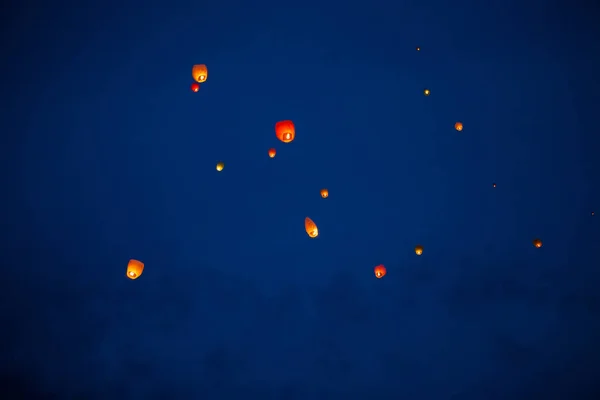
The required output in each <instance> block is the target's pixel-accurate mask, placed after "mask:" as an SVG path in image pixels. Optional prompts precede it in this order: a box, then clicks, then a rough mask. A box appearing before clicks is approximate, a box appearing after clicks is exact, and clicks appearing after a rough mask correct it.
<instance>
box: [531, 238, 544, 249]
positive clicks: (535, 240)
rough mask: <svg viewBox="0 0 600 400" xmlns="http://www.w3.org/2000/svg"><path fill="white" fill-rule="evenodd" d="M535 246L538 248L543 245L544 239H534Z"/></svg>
mask: <svg viewBox="0 0 600 400" xmlns="http://www.w3.org/2000/svg"><path fill="white" fill-rule="evenodd" d="M532 243H533V246H534V247H535V248H537V249H539V248H540V247H542V239H533V242H532Z"/></svg>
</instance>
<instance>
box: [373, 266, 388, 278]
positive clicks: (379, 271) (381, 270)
mask: <svg viewBox="0 0 600 400" xmlns="http://www.w3.org/2000/svg"><path fill="white" fill-rule="evenodd" d="M373 271H374V272H375V277H376V278H377V279H381V278H383V277H384V276H385V274H386V273H387V270H386V269H385V267H384V266H383V264H381V265H378V266H376V267H375V268H374V269H373Z"/></svg>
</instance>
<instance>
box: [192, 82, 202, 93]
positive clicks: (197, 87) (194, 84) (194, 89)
mask: <svg viewBox="0 0 600 400" xmlns="http://www.w3.org/2000/svg"><path fill="white" fill-rule="evenodd" d="M190 89H192V92H194V93H197V92H198V90H200V85H198V84H197V83H192V86H190Z"/></svg>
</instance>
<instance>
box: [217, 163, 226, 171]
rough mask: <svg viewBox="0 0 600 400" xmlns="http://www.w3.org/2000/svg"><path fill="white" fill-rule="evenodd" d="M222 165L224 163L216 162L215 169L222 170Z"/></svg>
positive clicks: (223, 165)
mask: <svg viewBox="0 0 600 400" xmlns="http://www.w3.org/2000/svg"><path fill="white" fill-rule="evenodd" d="M223 167H225V164H223V163H222V162H218V163H217V171H219V172H221V171H223Z"/></svg>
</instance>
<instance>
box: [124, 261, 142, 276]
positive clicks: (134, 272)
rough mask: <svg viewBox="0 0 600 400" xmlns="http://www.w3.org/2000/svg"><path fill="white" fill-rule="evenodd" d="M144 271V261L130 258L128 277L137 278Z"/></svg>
mask: <svg viewBox="0 0 600 400" xmlns="http://www.w3.org/2000/svg"><path fill="white" fill-rule="evenodd" d="M142 272H144V263H143V262H141V261H138V260H133V259H131V260H129V263H128V264H127V277H128V278H129V279H137V278H139V277H140V275H142Z"/></svg>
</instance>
